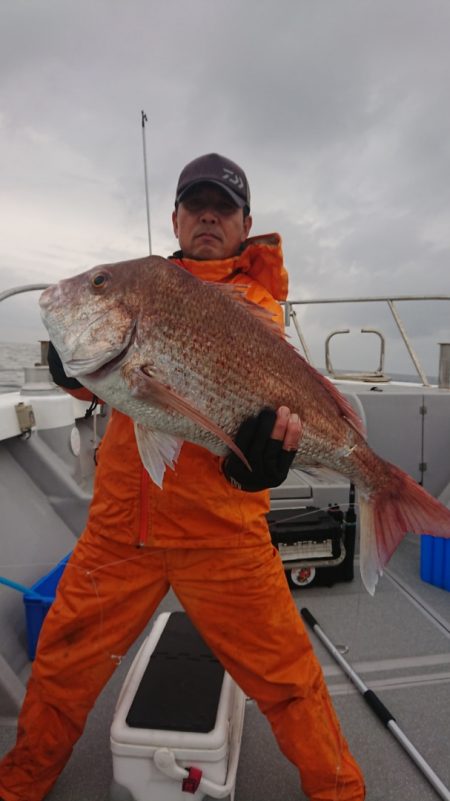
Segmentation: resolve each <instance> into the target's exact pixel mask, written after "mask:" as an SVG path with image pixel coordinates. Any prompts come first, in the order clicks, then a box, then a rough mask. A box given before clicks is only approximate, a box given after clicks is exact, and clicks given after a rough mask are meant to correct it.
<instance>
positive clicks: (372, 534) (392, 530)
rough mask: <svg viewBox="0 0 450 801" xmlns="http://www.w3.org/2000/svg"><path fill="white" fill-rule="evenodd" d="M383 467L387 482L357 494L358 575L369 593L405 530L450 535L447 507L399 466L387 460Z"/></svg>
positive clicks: (439, 535) (437, 535)
mask: <svg viewBox="0 0 450 801" xmlns="http://www.w3.org/2000/svg"><path fill="white" fill-rule="evenodd" d="M386 469H387V471H388V472H389V477H390V481H389V483H387V484H385V485H384V486H383V488H382V489H380V490H378V491H376V490H375V491H374V492H373V493H372V494H371V495H370V496H364V495H361V496H360V523H361V526H360V528H361V554H360V565H361V576H362V579H363V582H364V585H365V586H366V588H367V590H368V591H369V592H370V593H371V594H372V595H373V593H374V591H375V586H376V583H377V581H378V575H381V574H382V572H383V567H384V566H385V565H386V564H387V562H388V561H389V559H390V558H391V556H392V554H393V553H394V551H395V549H396V548H397V547H398V545H399V544H400V542H401V541H402V539H403V537H404V536H405V534H407V533H408V532H412V533H414V534H431V535H433V536H435V537H450V510H449V509H447V508H446V507H445V506H443V504H442V503H440V501H438V500H437V499H436V498H433V496H432V495H430V494H429V493H428V492H427V491H426V490H424V489H423V487H421V486H420V484H417V482H416V481H414V479H413V478H411V476H409V475H407V474H406V473H404V472H403V471H402V470H400V469H399V468H398V467H395V466H394V465H390V464H388V463H386Z"/></svg>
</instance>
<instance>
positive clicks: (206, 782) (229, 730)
mask: <svg viewBox="0 0 450 801" xmlns="http://www.w3.org/2000/svg"><path fill="white" fill-rule="evenodd" d="M244 711H245V696H244V694H243V692H242V691H241V690H240V689H239V687H238V686H237V685H236V684H235V682H234V681H233V680H232V679H231V677H230V676H229V675H228V673H226V672H225V671H224V669H223V667H222V666H221V665H220V663H219V662H218V661H217V659H216V658H215V657H214V655H213V654H212V652H211V651H210V650H209V648H208V646H207V645H206V644H205V643H204V641H203V640H202V639H201V637H200V635H199V633H198V632H197V631H196V629H195V628H194V626H193V625H192V623H191V622H190V620H189V618H188V617H187V615H186V614H184V613H183V612H173V613H171V614H170V613H164V614H161V615H159V617H158V618H157V619H156V621H155V624H154V626H153V629H152V631H151V633H150V635H149V636H148V637H147V638H146V640H145V641H144V643H143V645H142V646H141V648H140V650H139V652H138V654H137V655H136V657H135V659H134V662H133V664H132V666H131V668H130V670H129V672H128V674H127V677H126V679H125V682H124V685H123V687H122V691H121V693H120V696H119V700H118V702H117V707H116V711H115V714H114V719H113V722H112V726H111V750H112V754H113V774H114V794H113V795H112V797H113V798H114V801H116V800H117V801H121V800H122V799H123V801H128V799H130V801H189V799H190V798H194V799H195V800H196V801H200V800H201V799H203V798H204V797H205V796H206V795H207V796H211V797H212V798H225V797H228V796H230V797H231V799H233V797H234V786H235V781H236V771H237V764H238V759H239V750H240V745H241V738H242V727H243V723H244ZM122 791H123V792H122Z"/></svg>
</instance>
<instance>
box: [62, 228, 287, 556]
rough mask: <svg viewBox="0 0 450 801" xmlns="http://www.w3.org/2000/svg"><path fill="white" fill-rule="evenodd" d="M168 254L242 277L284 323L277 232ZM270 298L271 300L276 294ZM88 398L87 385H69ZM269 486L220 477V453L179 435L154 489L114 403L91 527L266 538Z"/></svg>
mask: <svg viewBox="0 0 450 801" xmlns="http://www.w3.org/2000/svg"><path fill="white" fill-rule="evenodd" d="M172 261H174V262H175V263H177V264H179V265H181V266H182V267H184V268H185V269H186V270H189V272H190V273H193V274H194V275H197V276H198V277H199V278H202V279H204V280H209V281H221V282H224V283H230V284H239V285H241V286H242V285H245V286H246V287H247V292H246V294H247V297H248V298H249V299H250V300H251V301H253V302H254V303H257V304H258V305H260V306H263V307H265V308H267V309H268V310H270V311H271V312H272V313H273V316H274V319H276V320H277V321H279V323H280V326H281V327H282V325H283V315H282V309H281V307H280V305H279V304H278V303H277V302H276V300H285V299H286V297H287V291H288V275H287V272H286V270H285V268H284V266H283V256H282V250H281V239H280V236H279V235H278V234H268V235H266V236H261V237H254V238H251V239H248V240H247V242H246V244H245V247H244V249H243V251H242V253H241V254H239V255H238V256H234V257H232V258H229V259H222V260H217V261H195V260H192V259H184V258H182V259H177V258H173V259H172ZM275 299H276V300H275ZM72 393H73V394H76V395H77V397H79V398H80V397H81V398H85V399H87V398H91V397H92V395H91V393H89V392H88V390H78V391H77V390H75V391H73V390H72ZM268 511H269V492H268V491H264V492H256V493H247V492H242V491H240V490H236V489H234V488H233V487H232V486H231V484H230V483H229V482H228V481H226V480H225V479H224V476H223V474H222V472H221V459H220V457H218V456H214V455H213V454H212V453H210V452H209V451H207V450H205V449H204V448H201V447H199V446H198V445H193V444H191V443H188V442H186V443H184V445H183V447H182V449H181V453H180V456H179V458H178V461H177V463H176V465H175V470H173V471H172V470H170V469H167V470H166V473H165V477H164V489H163V490H160V489H159V488H158V487H157V486H156V485H155V484H154V483H153V482H152V481H151V479H150V477H149V475H148V473H147V471H146V470H145V468H144V467H143V466H142V462H141V460H140V457H139V453H138V448H137V444H136V439H135V436H134V424H133V421H132V420H131V419H130V418H129V417H126V416H125V415H124V414H122V413H121V412H118V411H115V410H114V411H113V412H112V417H111V421H110V423H109V425H108V428H107V431H106V432H105V436H104V438H103V441H102V443H101V445H100V448H99V451H98V466H97V471H96V481H95V488H94V498H93V502H92V505H91V511H90V521H89V525H90V529H91V531H92V532H93V533H98V534H103V535H105V529H110V530H112V529H114V535H113V536H114V538H115V539H119V540H121V541H123V542H127V543H130V544H136V545H137V544H139V545H146V546H153V547H160V548H200V547H203V548H204V547H208V548H214V547H217V548H227V547H233V546H239V545H240V544H242V538H243V537H245V544H246V545H253V544H256V543H257V542H258V541H261V539H262V540H266V541H267V540H268V539H269V532H268V527H267V522H266V517H265V515H266V513H267V512H268Z"/></svg>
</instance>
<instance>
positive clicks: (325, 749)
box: [0, 153, 364, 801]
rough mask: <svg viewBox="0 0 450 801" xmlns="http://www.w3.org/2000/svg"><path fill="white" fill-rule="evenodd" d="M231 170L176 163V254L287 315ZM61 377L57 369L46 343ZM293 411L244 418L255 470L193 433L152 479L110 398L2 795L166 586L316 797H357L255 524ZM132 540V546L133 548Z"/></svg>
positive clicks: (292, 445)
mask: <svg viewBox="0 0 450 801" xmlns="http://www.w3.org/2000/svg"><path fill="white" fill-rule="evenodd" d="M251 226H252V218H251V216H250V192H249V187H248V182H247V179H246V176H245V174H244V172H243V171H242V169H241V168H240V167H239V166H238V165H236V164H234V163H233V162H232V161H230V160H229V159H226V158H224V157H222V156H219V155H218V154H214V153H211V154H208V155H206V156H202V157H200V158H198V159H195V160H194V161H193V162H190V163H189V164H188V165H187V166H186V167H185V168H184V169H183V171H182V173H181V175H180V178H179V182H178V187H177V192H176V201H175V210H174V212H173V227H174V232H175V235H176V236H177V238H178V240H179V244H180V248H181V250H180V251H179V252H177V253H176V254H174V256H173V257H172V260H173V261H175V262H176V263H177V264H179V265H181V266H182V267H183V268H184V269H186V270H189V271H190V272H191V273H193V274H195V275H197V276H199V277H201V278H202V279H204V280H207V281H221V282H224V283H231V284H233V283H234V284H239V285H246V287H247V290H246V292H247V296H248V298H249V299H250V300H252V301H254V302H255V303H258V304H260V305H261V306H264V307H265V308H267V309H269V310H270V311H271V312H272V314H273V317H274V319H276V320H278V321H279V323H280V325H282V315H281V310H280V307H279V304H278V303H277V302H276V301H277V300H282V299H284V298H285V297H286V295H287V274H286V271H285V269H284V266H283V261H282V253H281V245H280V238H279V236H278V235H276V234H274V235H269V236H263V237H259V238H254V239H249V238H248V234H249V232H250V229H251ZM50 361H51V369H52V373H53V376H54V378H55V380H56V381H57V383H59V384H61V385H62V386H65V387H67V388H68V389H69V390H70V391H71V392H72V393H73V394H75V395H76V396H77V397H82V398H85V399H89V398H91V397H92V396H91V395H90V393H89V392H88V391H87V390H85V389H84V388H82V387H81V385H79V384H78V382H76V381H74V379H67V377H66V376H65V374H64V370H63V368H62V365H61V363H60V361H59V359H58V357H57V354H56V353H55V351H54V350H53V351H51V359H50ZM299 436H300V423H299V420H298V417H297V416H296V415H291V414H290V412H289V409H287V408H286V407H281V408H280V409H278V410H277V412H276V413H275V412H273V411H271V410H263V411H262V413H261V414H260V415H259V417H258V418H256V419H250V420H248V421H245V422H244V424H243V426H242V428H241V429H240V431H239V432H238V436H237V439H236V441H237V443H238V444H239V447H240V448H241V450H243V451H244V453H245V455H246V457H247V459H248V461H249V463H250V465H251V467H252V470H251V471H249V470H248V469H247V468H245V467H244V466H243V464H242V463H241V462H240V460H238V459H236V458H235V457H234V456H233V455H230V456H229V457H227V458H226V459H225V460H221V459H219V458H218V457H216V456H214V455H213V454H211V453H209V451H207V450H205V449H203V448H200V447H198V446H196V445H192V444H190V443H185V444H184V445H183V447H182V450H181V453H180V456H179V458H178V461H177V464H176V467H175V470H174V471H168V472H167V473H166V477H165V481H164V488H163V490H160V489H159V488H158V487H156V486H155V485H154V484H153V483H152V482H151V481H150V479H149V476H148V474H147V472H146V471H145V469H144V468H143V466H142V464H141V461H140V458H139V454H138V450H137V445H136V441H135V437H134V433H133V424H132V421H131V420H130V419H129V418H128V417H126V416H125V415H123V414H121V413H120V412H117V411H113V413H112V416H111V420H110V423H109V425H108V429H107V432H106V434H105V436H104V438H103V441H102V444H101V446H100V450H99V457H98V466H97V471H96V480H95V488H94V496H93V501H92V505H91V509H90V514H89V520H88V523H87V526H86V529H85V531H84V532H83V534H82V536H81V537H80V540H79V542H78V544H77V546H76V548H75V549H74V552H73V555H72V557H71V559H70V562H69V564H68V565H67V567H66V569H65V572H64V574H63V577H62V579H61V581H60V584H59V588H58V593H57V597H56V599H55V602H54V604H53V605H52V607H51V609H50V612H49V614H48V616H47V618H46V621H45V624H44V627H43V629H42V632H41V636H40V640H39V646H38V652H37V657H36V660H35V663H34V665H33V672H32V676H31V679H30V682H29V685H28V691H27V696H26V699H25V702H24V705H23V708H22V711H21V715H20V719H19V727H18V738H17V744H16V746H15V748H14V749H13V750H12V751H11V752H10V754H8V755H7V756H6V757H5V759H4V760H3V762H2V763H1V765H0V795H1V796H2V797H3V799H4V801H41V799H42V798H44V797H45V795H46V793H47V792H48V791H49V789H50V788H51V787H52V785H53V783H54V782H55V780H56V778H57V777H58V775H59V773H60V772H61V770H62V769H63V767H64V765H65V763H66V761H67V759H68V758H69V756H70V753H71V750H72V747H73V744H74V743H75V742H76V740H77V738H78V737H79V736H80V734H81V733H82V731H83V727H84V724H85V720H86V717H87V715H88V713H89V710H90V709H91V707H92V705H93V704H94V702H95V699H96V698H97V696H98V694H99V692H100V691H101V689H102V687H103V686H104V684H105V683H106V681H107V680H108V678H109V677H110V675H111V674H112V673H113V671H114V667H115V665H116V664H117V661H118V657H120V656H121V655H123V654H125V653H126V651H127V649H128V648H129V647H130V645H131V644H132V643H133V642H134V641H135V639H136V638H137V636H138V635H139V634H140V632H141V631H142V629H143V628H144V626H145V625H146V623H147V621H148V620H149V618H150V617H151V615H152V614H153V613H154V611H155V609H156V608H157V606H158V604H159V602H160V601H161V599H162V598H163V596H164V595H165V593H166V592H167V591H168V589H169V587H170V586H172V588H173V590H174V592H175V593H176V595H177V596H178V598H179V600H180V602H181V603H182V605H183V607H184V608H185V610H186V612H187V613H188V615H189V617H190V618H191V620H192V622H193V623H194V625H195V626H196V627H197V629H198V630H199V631H200V633H201V634H202V636H203V637H204V639H205V640H206V641H207V642H208V644H209V645H210V647H211V648H212V649H213V651H214V652H215V653H216V655H217V657H218V658H219V659H220V661H221V662H222V664H223V665H224V667H225V668H226V670H228V671H229V673H230V674H231V675H232V676H233V677H234V679H235V680H236V681H237V682H238V684H239V685H240V686H241V687H242V688H243V690H244V691H245V692H246V693H247V694H248V695H249V696H251V697H252V698H254V699H255V700H256V701H257V703H258V704H259V707H260V709H261V710H262V711H263V713H264V714H266V715H267V717H268V719H269V721H270V723H271V726H272V729H273V731H274V734H275V736H276V738H277V741H278V744H279V746H280V748H281V750H282V751H283V753H284V754H285V755H286V756H287V758H288V759H290V760H291V761H292V762H293V763H294V764H295V765H296V766H297V767H298V769H299V771H300V778H301V783H302V787H303V790H304V792H305V793H306V795H307V796H308V798H309V799H311V801H335V799H339V801H362V799H363V798H364V783H363V779H362V777H361V773H360V771H359V769H358V767H357V765H356V763H355V762H354V760H353V758H352V756H351V754H350V752H349V750H348V746H347V744H346V741H345V739H344V737H343V735H342V733H341V731H340V728H339V723H338V721H337V718H336V715H335V712H334V710H333V707H332V704H331V701H330V698H329V696H328V692H327V689H326V686H325V683H324V679H323V676H322V671H321V669H320V666H319V664H318V662H317V659H316V657H315V656H314V653H313V651H312V648H311V645H310V643H309V640H308V637H307V635H306V633H305V630H304V627H303V624H302V621H301V618H300V616H299V614H298V611H297V609H296V606H295V604H294V602H293V600H292V597H291V594H290V591H289V589H288V586H287V583H286V579H285V576H284V571H283V567H282V564H281V560H280V558H279V556H278V554H277V552H276V551H275V549H274V548H273V547H272V545H271V540H270V535H269V531H268V527H267V522H266V512H267V511H268V508H269V493H268V488H269V487H271V486H276V485H277V484H280V483H281V482H282V481H283V480H284V478H285V477H286V475H287V472H288V469H289V466H290V464H291V462H292V458H293V454H294V452H295V449H296V448H297V446H298V441H299ZM137 546H140V547H137Z"/></svg>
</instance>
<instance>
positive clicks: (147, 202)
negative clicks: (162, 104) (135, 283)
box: [141, 110, 152, 256]
mask: <svg viewBox="0 0 450 801" xmlns="http://www.w3.org/2000/svg"><path fill="white" fill-rule="evenodd" d="M146 122H148V120H147V115H146V113H145V111H143V110H142V111H141V124H142V152H143V155H144V182H145V205H146V208H147V231H148V252H149V254H150V256H151V255H152V237H151V233H150V203H149V199H148V174H147V149H146V146H145V123H146Z"/></svg>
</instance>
